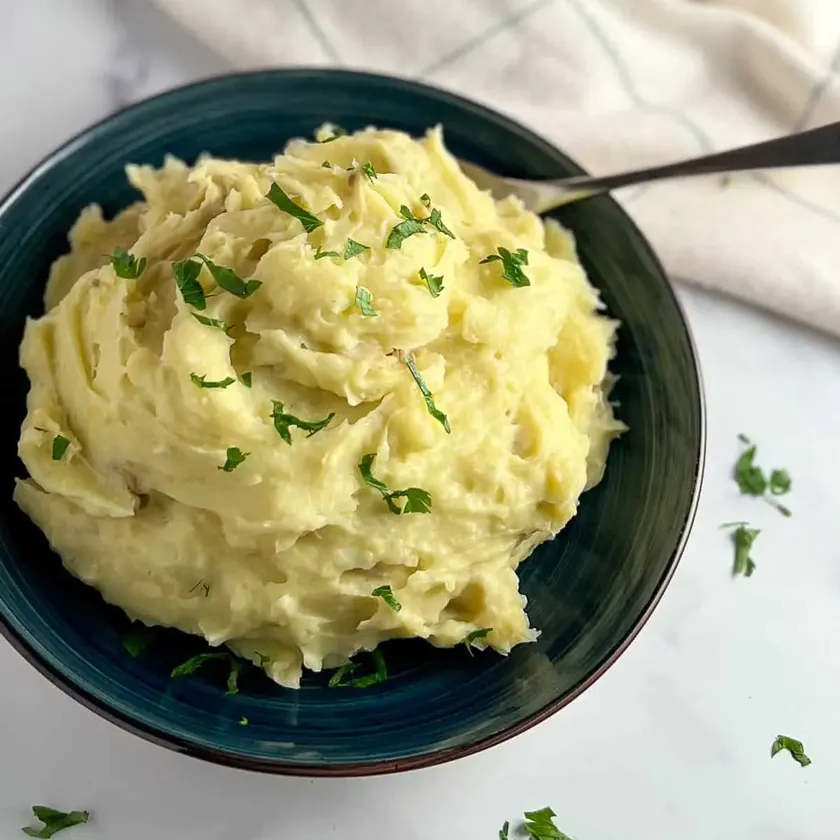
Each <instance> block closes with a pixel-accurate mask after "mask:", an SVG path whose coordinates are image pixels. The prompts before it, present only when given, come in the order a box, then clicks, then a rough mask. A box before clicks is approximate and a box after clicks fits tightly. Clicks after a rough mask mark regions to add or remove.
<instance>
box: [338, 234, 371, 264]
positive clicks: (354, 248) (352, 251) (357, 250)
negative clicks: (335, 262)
mask: <svg viewBox="0 0 840 840" xmlns="http://www.w3.org/2000/svg"><path fill="white" fill-rule="evenodd" d="M365 251H370V248H369V247H368V246H367V245H362V243H361V242H356V240H355V239H348V240H347V247H346V248H345V249H344V259H345V260H349V259H352V258H353V257H358V256H359V254H361V253H363V252H365Z"/></svg>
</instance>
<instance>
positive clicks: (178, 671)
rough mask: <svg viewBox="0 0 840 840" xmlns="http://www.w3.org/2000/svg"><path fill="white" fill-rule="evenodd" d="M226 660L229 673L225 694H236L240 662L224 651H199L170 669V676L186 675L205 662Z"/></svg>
mask: <svg viewBox="0 0 840 840" xmlns="http://www.w3.org/2000/svg"><path fill="white" fill-rule="evenodd" d="M222 659H223V660H226V661H227V662H228V663H229V665H230V673H229V674H228V678H227V691H226V692H225V693H226V694H236V693H237V692H238V691H239V685H238V681H239V672H240V671H241V670H242V663H241V662H240V661H239V660H238V659H237V658H236V657H235V656H232V655H231V654H229V653H227V652H225V651H221V650H220V651H208V652H207V653H199V654H196V655H195V656H193V657H191V658H190V659H188V660H187V661H186V662H183V663H181V664H180V665H178V666H177V667H175V668H173V669H172V672H171V674H170V676H171V677H173V678H177V677H188V676H190V675H191V674H194V673H195V672H196V671H197V670H198V669H199V668H201V667H202V665H204V664H205V662H212V661H213V660H222Z"/></svg>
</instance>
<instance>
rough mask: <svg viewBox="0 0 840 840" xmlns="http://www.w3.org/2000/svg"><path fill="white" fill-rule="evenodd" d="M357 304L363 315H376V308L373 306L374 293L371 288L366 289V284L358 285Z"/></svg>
mask: <svg viewBox="0 0 840 840" xmlns="http://www.w3.org/2000/svg"><path fill="white" fill-rule="evenodd" d="M356 306H358V307H359V310H360V311H361V313H362V315H367V316H374V315H376V310H375V309H374V308H373V295H372V294H371V291H370V289H366V288H365V287H364V286H356Z"/></svg>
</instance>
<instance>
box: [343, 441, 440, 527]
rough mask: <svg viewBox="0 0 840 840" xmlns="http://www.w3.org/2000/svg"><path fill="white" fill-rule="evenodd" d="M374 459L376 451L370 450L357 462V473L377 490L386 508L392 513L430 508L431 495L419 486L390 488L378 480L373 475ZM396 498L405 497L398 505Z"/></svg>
mask: <svg viewBox="0 0 840 840" xmlns="http://www.w3.org/2000/svg"><path fill="white" fill-rule="evenodd" d="M375 460H376V453H374V452H371V453H369V454H368V455H365V456H364V458H362V460H361V463H360V464H359V473H360V474H361V476H362V481H364V483H365V484H367V485H368V487H373V489H374V490H378V491H379V492H380V493H381V494H382V498H383V499H384V500H385V504H386V505H388V510H390V511H391V513H394V514H397V515H399V514H402V513H428V512H429V511H430V510H431V509H432V497H431V494H430V493H428V492H427V491H426V490H421V489H420V488H419V487H407V488H406V489H405V490H390V489H389V488H388V485H387V484H385V482H384V481H380V480H379V479H378V478H376V477H375V476H374V475H373V462H374V461H375ZM396 499H405V503H404V504H403V506H402V507H400V506H399V505H398V504H397V503H396V501H395V500H396Z"/></svg>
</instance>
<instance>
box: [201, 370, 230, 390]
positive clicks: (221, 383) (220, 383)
mask: <svg viewBox="0 0 840 840" xmlns="http://www.w3.org/2000/svg"><path fill="white" fill-rule="evenodd" d="M190 380H191V381H192V384H193V385H196V386H197V387H199V388H227V387H229V386H230V385H233V383H234V382H236V380H235V379H234V378H233V377H232V376H226V377H225V378H224V379H219V380H216V381H215V382H214V381H213V380H210V381H208V380H207V374H206V373H203V374H202V375H201V376H199V375H198V374H195V373H191V374H190Z"/></svg>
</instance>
